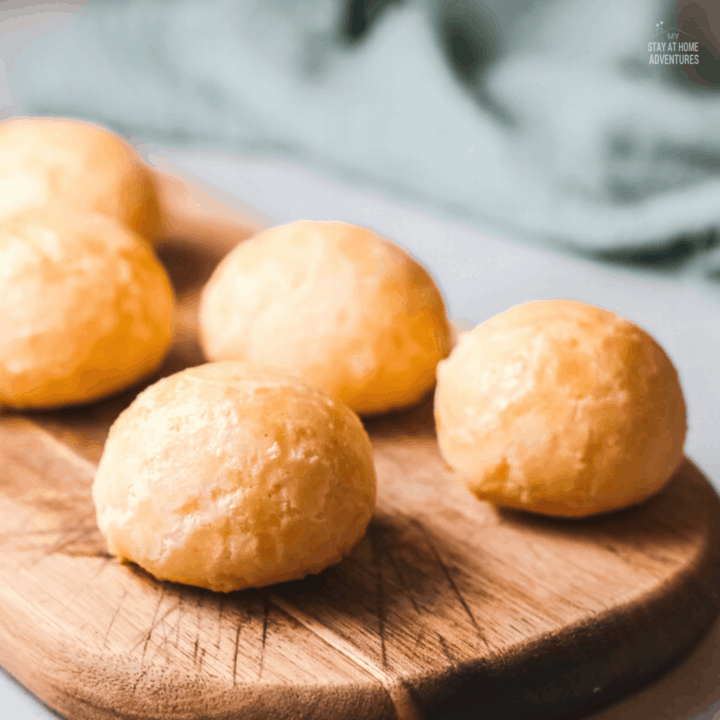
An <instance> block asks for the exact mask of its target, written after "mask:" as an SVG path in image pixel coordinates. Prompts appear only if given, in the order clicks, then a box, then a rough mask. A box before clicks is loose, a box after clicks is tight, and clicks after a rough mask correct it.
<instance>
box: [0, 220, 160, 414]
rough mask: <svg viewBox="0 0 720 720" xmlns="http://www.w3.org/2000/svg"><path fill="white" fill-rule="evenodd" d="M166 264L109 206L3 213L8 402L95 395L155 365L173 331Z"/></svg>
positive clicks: (1, 356) (2, 326) (1, 278)
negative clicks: (89, 210) (87, 211)
mask: <svg viewBox="0 0 720 720" xmlns="http://www.w3.org/2000/svg"><path fill="white" fill-rule="evenodd" d="M173 316H174V298H173V291H172V287H171V285H170V281H169V279H168V277H167V274H166V272H165V270H164V268H163V267H162V265H161V264H160V263H159V262H158V260H157V259H156V258H155V256H154V255H153V253H152V252H151V251H150V250H149V248H148V247H147V244H146V243H144V242H142V241H141V240H140V239H139V238H138V237H137V235H135V234H134V233H132V232H131V231H130V230H128V229H127V228H126V227H124V226H122V225H119V224H118V223H117V222H115V221H114V220H112V219H111V218H108V217H105V216H104V215H81V214H74V213H67V212H62V213H61V212H45V213H44V214H42V215H38V214H36V213H34V212H31V213H27V214H20V215H15V216H13V217H12V218H10V219H9V220H6V221H5V222H2V223H0V338H1V339H2V340H1V342H0V406H3V405H5V406H9V407H15V408H51V407H57V406H61V405H75V404H79V403H86V402H89V401H91V400H95V399H97V398H100V397H103V396H105V395H108V394H110V393H113V392H115V391H117V390H120V389H122V388H124V387H126V386H128V385H132V384H133V383H135V382H136V381H138V380H139V379H141V378H142V377H144V376H145V375H147V374H149V373H151V372H152V371H153V370H155V369H156V368H157V367H158V366H159V365H160V363H161V362H162V360H163V357H164V356H165V353H166V351H167V349H168V347H169V345H170V341H171V339H172V334H173V322H174V318H173Z"/></svg>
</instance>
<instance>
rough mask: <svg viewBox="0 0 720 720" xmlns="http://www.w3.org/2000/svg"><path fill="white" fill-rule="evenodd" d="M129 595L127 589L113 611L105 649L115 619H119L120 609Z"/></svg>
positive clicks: (105, 639)
mask: <svg viewBox="0 0 720 720" xmlns="http://www.w3.org/2000/svg"><path fill="white" fill-rule="evenodd" d="M127 594H128V589H127V587H125V589H124V590H123V594H122V595H121V596H120V602H119V603H118V604H117V607H116V608H115V610H114V611H113V614H112V617H111V618H110V622H109V623H108V628H107V631H106V632H105V637H104V638H103V648H106V647H107V641H108V637H109V636H110V631H111V630H112V626H113V625H114V624H115V618H117V616H118V613H119V612H120V608H121V607H122V604H123V601H124V600H125V596H126V595H127Z"/></svg>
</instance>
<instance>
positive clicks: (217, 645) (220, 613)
mask: <svg viewBox="0 0 720 720" xmlns="http://www.w3.org/2000/svg"><path fill="white" fill-rule="evenodd" d="M224 611H225V597H224V596H223V597H221V598H220V606H219V607H218V620H217V625H218V634H217V640H216V641H215V648H216V649H217V650H220V638H221V637H222V623H223V612H224Z"/></svg>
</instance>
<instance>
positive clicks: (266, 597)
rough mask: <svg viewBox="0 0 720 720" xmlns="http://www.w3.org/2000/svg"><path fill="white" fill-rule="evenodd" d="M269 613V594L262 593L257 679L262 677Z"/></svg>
mask: <svg viewBox="0 0 720 720" xmlns="http://www.w3.org/2000/svg"><path fill="white" fill-rule="evenodd" d="M269 614H270V596H269V595H268V593H266V592H264V593H263V625H262V650H261V653H260V667H259V668H258V680H260V678H261V677H262V674H263V668H264V667H265V644H266V642H267V629H268V615H269Z"/></svg>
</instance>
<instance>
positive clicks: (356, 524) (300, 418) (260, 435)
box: [93, 362, 376, 592]
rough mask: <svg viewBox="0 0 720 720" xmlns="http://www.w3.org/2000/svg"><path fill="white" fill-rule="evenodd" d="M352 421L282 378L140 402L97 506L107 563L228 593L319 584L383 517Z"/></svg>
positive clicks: (180, 390)
mask: <svg viewBox="0 0 720 720" xmlns="http://www.w3.org/2000/svg"><path fill="white" fill-rule="evenodd" d="M375 492H376V490H375V469H374V466H373V458H372V448H371V446H370V440H369V438H368V436H367V434H366V433H365V430H364V429H363V426H362V424H361V422H360V420H359V419H358V417H357V415H355V414H354V413H353V412H352V411H351V410H349V409H348V408H347V407H346V406H345V405H344V404H343V403H341V402H339V401H338V400H337V399H336V398H333V397H331V396H330V395H328V394H327V393H325V392H323V391H322V390H320V389H319V388H315V387H313V386H310V385H306V384H305V383H303V382H301V381H300V380H298V379H296V378H293V377H291V376H289V375H287V374H285V373H279V372H277V371H270V370H267V369H261V368H258V367H253V366H251V365H248V364H245V363H239V362H219V363H210V364H207V365H200V366H198V367H194V368H190V369H188V370H183V371H182V372H179V373H176V374H175V375H171V376H170V377H166V378H164V379H162V380H160V381H158V382H157V383H155V384H154V385H151V386H150V387H149V388H147V389H146V390H144V391H143V392H142V393H140V394H139V395H138V397H137V398H136V399H135V401H134V402H133V403H132V405H130V407H129V408H128V409H127V410H125V411H124V412H123V413H122V414H121V415H120V416H119V417H118V419H117V420H116V422H115V424H114V425H113V426H112V428H111V430H110V435H109V437H108V440H107V443H106V445H105V450H104V452H103V456H102V458H101V460H100V465H99V467H98V471H97V476H96V478H95V483H94V485H93V499H94V501H95V507H96V508H97V521H98V526H99V528H100V530H101V532H102V534H103V535H104V536H105V538H106V540H107V544H108V548H109V550H110V552H111V553H113V554H115V555H117V556H119V557H121V558H125V559H127V560H132V561H133V562H135V563H137V564H138V565H140V566H141V567H142V568H144V569H145V570H147V571H148V572H150V573H152V574H153V575H154V576H155V577H156V578H159V579H164V580H173V581H176V582H182V583H187V584H190V585H197V586H200V587H205V588H209V589H211V590H219V591H222V592H230V591H232V590H240V589H242V588H247V587H259V586H263V585H269V584H271V583H277V582H281V581H285V580H293V579H297V578H301V577H304V576H305V575H307V574H309V573H317V572H320V571H321V570H323V569H324V568H326V567H328V566H329V565H332V564H334V563H336V562H338V561H339V560H340V559H341V558H342V557H343V556H344V555H346V554H347V553H348V552H349V550H350V549H351V548H352V547H353V546H354V545H355V544H356V543H357V542H358V540H360V538H361V537H362V536H363V534H364V532H365V528H366V526H367V524H368V522H369V520H370V518H371V516H372V514H373V511H374V508H375Z"/></svg>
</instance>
